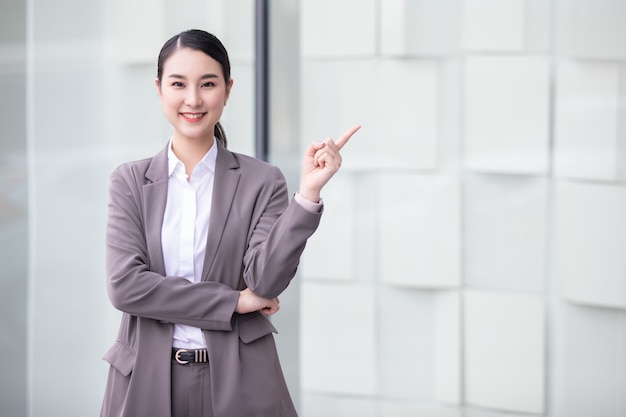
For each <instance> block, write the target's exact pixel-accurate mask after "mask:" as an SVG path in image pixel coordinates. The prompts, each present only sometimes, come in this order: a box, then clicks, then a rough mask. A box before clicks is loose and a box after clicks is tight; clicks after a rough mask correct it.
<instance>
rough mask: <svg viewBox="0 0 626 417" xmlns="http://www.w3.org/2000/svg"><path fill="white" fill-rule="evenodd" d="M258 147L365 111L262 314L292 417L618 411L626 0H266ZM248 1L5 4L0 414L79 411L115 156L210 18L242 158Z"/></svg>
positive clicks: (155, 144) (87, 404) (296, 148)
mask: <svg viewBox="0 0 626 417" xmlns="http://www.w3.org/2000/svg"><path fill="white" fill-rule="evenodd" d="M271 3H272V11H271V19H272V20H271V27H272V29H271V30H272V32H271V39H272V46H273V48H272V51H273V52H272V54H273V55H272V74H273V75H272V79H271V81H272V84H271V91H272V102H271V103H272V104H271V111H272V119H271V120H272V127H271V129H272V139H271V140H272V149H273V152H272V158H273V162H275V163H276V164H278V165H279V166H281V168H283V170H284V171H285V172H286V174H287V175H288V178H289V181H290V187H291V188H292V191H296V188H295V187H297V176H298V173H299V171H298V166H299V162H300V152H301V150H302V149H303V148H304V146H306V144H308V142H310V141H311V140H319V139H323V138H325V137H327V136H328V135H334V136H336V135H339V134H340V133H342V132H343V131H344V130H346V129H347V128H349V127H350V126H352V125H353V124H355V123H360V124H362V125H363V128H362V129H361V131H359V132H358V134H357V135H356V136H355V137H354V138H353V140H352V141H351V142H350V143H349V144H348V145H347V147H346V148H345V151H344V166H343V168H342V171H341V172H340V174H338V175H337V177H336V178H334V179H333V182H332V183H331V184H330V185H329V186H328V188H327V190H326V191H325V193H324V194H325V195H324V196H323V197H324V199H325V202H326V209H325V214H324V219H323V222H322V225H321V226H320V229H319V231H318V233H317V234H316V235H315V236H314V237H313V238H312V239H311V242H310V244H309V246H308V248H307V251H306V252H305V255H304V257H303V261H302V267H301V268H300V273H299V275H300V276H299V280H298V281H297V282H295V283H294V285H292V287H290V289H289V290H288V291H287V293H286V294H285V295H284V297H283V301H282V303H281V305H283V310H282V311H281V313H280V314H279V315H278V316H277V317H276V318H275V320H276V322H277V326H278V327H279V331H280V334H279V335H278V337H277V340H278V343H279V349H280V350H281V356H282V358H283V368H284V369H285V371H286V374H287V377H288V381H289V384H290V386H291V390H292V392H293V393H294V397H295V399H296V401H297V403H298V406H299V409H300V412H301V415H302V416H303V417H328V416H332V417H353V416H354V417H405V416H406V417H408V416H411V417H435V416H436V417H460V416H464V417H505V416H511V415H516V416H537V415H543V416H549V417H588V416H594V417H623V416H625V415H626V256H625V255H626V252H625V251H626V183H625V181H626V87H625V86H626V43H625V42H624V39H626V2H624V1H621V0H384V1H383V0H299V1H298V0H280V1H279V0H274V1H271ZM253 13H254V1H253V0H230V1H227V0H177V1H170V0H158V1H153V0H133V1H126V0H89V1H84V0H22V1H14V0H0V91H1V93H0V126H2V128H3V135H2V137H0V152H1V153H0V242H1V244H2V251H0V265H2V266H3V268H2V273H1V275H0V352H1V353H2V355H0V369H2V372H0V415H2V416H5V415H6V416H7V417H9V416H10V417H20V416H29V417H30V416H35V417H49V416H64V417H72V416H77V417H78V416H81V417H82V416H86V415H96V414H97V413H98V410H99V407H100V401H101V396H102V390H103V388H104V383H105V378H106V370H107V366H106V364H105V363H104V362H103V361H101V360H100V357H101V356H102V354H103V353H104V351H105V350H106V349H107V347H108V345H109V344H110V343H111V342H112V340H113V338H114V335H115V332H116V330H117V322H118V318H119V313H118V312H116V311H115V310H114V309H113V308H112V307H111V306H110V304H109V302H108V300H107V298H106V293H105V287H104V260H103V259H104V245H103V240H104V222H105V217H106V200H107V188H108V175H109V173H110V172H111V171H112V170H113V168H114V167H115V166H116V165H118V164H119V163H121V162H123V161H126V160H129V159H135V158H142V157H145V156H149V155H152V154H154V153H155V152H156V151H158V150H159V149H160V148H161V147H162V146H164V144H165V142H166V141H167V139H168V137H169V127H168V125H167V123H166V121H165V119H164V118H163V116H162V115H161V109H160V105H159V102H158V97H157V95H156V92H155V90H154V84H153V79H154V77H155V73H156V68H155V67H156V57H157V54H158V51H159V48H160V46H161V45H162V43H163V42H164V41H165V40H166V39H167V38H168V37H170V36H171V35H173V34H174V33H177V32H179V31H180V30H184V29H188V28H192V27H199V28H204V29H207V30H209V31H210V32H213V33H215V34H216V35H217V36H218V37H220V38H221V39H222V40H223V41H224V43H225V44H226V46H227V48H228V50H229V52H230V54H231V59H232V63H233V77H234V79H235V90H234V91H233V96H232V99H231V101H230V102H229V106H228V107H227V109H226V113H225V115H224V120H223V121H224V125H225V128H226V130H227V133H228V136H229V143H230V147H231V148H232V149H234V150H236V151H239V152H244V153H248V154H250V153H252V152H253V149H254V146H253V132H254V126H253V110H254V109H253V87H254V85H253V75H254V74H253V71H254V65H253V64H254V51H253V36H254V32H253V27H254V26H253V24H254V23H253V22H254V19H253V18H254V16H253Z"/></svg>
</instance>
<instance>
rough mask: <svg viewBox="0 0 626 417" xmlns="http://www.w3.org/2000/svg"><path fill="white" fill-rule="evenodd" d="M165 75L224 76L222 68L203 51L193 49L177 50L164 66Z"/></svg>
mask: <svg viewBox="0 0 626 417" xmlns="http://www.w3.org/2000/svg"><path fill="white" fill-rule="evenodd" d="M163 73H164V75H165V76H166V77H167V76H168V75H169V74H178V75H184V76H187V77H193V76H202V75H205V74H216V75H218V76H222V66H221V65H220V63H219V62H217V61H216V60H215V59H213V58H211V57H210V56H209V55H207V54H205V53H204V52H202V51H198V50H196V49H191V48H179V49H176V50H175V51H174V52H173V53H172V55H170V56H169V58H168V59H167V60H166V61H165V63H164V65H163Z"/></svg>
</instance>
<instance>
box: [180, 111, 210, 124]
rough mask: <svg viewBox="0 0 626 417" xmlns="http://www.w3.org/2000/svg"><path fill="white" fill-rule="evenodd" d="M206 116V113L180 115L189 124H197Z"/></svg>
mask: <svg viewBox="0 0 626 417" xmlns="http://www.w3.org/2000/svg"><path fill="white" fill-rule="evenodd" d="M205 114H206V113H180V115H181V116H182V117H183V119H185V120H187V121H188V122H197V121H199V120H200V119H202V117H203V116H204V115H205Z"/></svg>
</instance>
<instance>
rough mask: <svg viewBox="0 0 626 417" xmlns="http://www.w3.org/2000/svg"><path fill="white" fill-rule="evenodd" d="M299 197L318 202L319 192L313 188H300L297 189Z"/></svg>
mask: <svg viewBox="0 0 626 417" xmlns="http://www.w3.org/2000/svg"><path fill="white" fill-rule="evenodd" d="M298 194H300V197H302V198H304V199H305V200H307V201H310V202H311V203H319V202H320V192H319V191H315V190H307V189H306V188H300V191H298Z"/></svg>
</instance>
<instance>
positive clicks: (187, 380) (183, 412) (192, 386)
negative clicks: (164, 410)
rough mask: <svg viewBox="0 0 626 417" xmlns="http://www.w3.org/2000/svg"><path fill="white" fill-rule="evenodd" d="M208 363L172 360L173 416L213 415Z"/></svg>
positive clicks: (211, 416) (197, 416)
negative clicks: (183, 362)
mask: <svg viewBox="0 0 626 417" xmlns="http://www.w3.org/2000/svg"><path fill="white" fill-rule="evenodd" d="M210 371H211V368H210V367H209V364H208V363H189V364H186V365H181V364H179V363H178V362H176V361H175V360H172V417H213V404H212V401H211V372H210Z"/></svg>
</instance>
